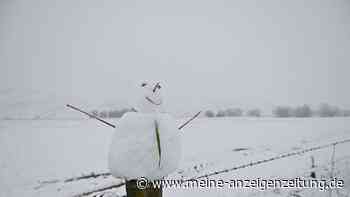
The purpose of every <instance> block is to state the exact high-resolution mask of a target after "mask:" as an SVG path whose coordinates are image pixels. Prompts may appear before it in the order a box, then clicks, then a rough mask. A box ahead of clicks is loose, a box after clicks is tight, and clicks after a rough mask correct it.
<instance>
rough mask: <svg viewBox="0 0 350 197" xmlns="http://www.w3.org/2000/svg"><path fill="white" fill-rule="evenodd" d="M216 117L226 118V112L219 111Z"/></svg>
mask: <svg viewBox="0 0 350 197" xmlns="http://www.w3.org/2000/svg"><path fill="white" fill-rule="evenodd" d="M216 117H225V111H224V110H219V111H218V113H217V114H216Z"/></svg>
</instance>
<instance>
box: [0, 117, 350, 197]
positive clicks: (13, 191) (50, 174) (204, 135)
mask: <svg viewBox="0 0 350 197" xmlns="http://www.w3.org/2000/svg"><path fill="white" fill-rule="evenodd" d="M111 121H113V122H115V123H117V122H118V120H117V119H116V120H111ZM181 122H183V120H179V124H180V123H181ZM113 132H114V131H113V129H111V128H109V127H106V126H104V125H102V124H100V123H98V122H96V121H95V120H90V119H89V120H35V121H30V120H21V121H15V120H10V121H1V122H0V196H1V197H2V196H4V197H5V196H6V197H12V196H13V197H17V196H26V197H28V196H73V195H75V194H79V193H81V192H84V191H89V190H92V189H94V188H99V187H101V186H105V185H110V184H112V183H119V182H120V180H117V179H113V178H111V177H105V178H103V177H100V178H96V179H90V180H82V181H76V182H71V183H64V182H62V181H59V180H63V179H65V178H69V177H74V176H79V175H82V174H87V173H91V172H107V153H108V147H109V143H110V138H111V136H112V134H113ZM182 133H183V149H184V155H183V161H182V163H181V167H180V169H179V170H178V171H177V172H176V173H174V174H172V175H170V176H169V177H173V178H177V177H179V176H182V177H184V178H191V177H195V176H200V175H203V174H205V173H207V172H212V171H216V170H221V169H225V168H230V167H233V166H237V165H240V164H245V163H249V162H251V161H255V160H259V159H265V158H270V157H273V156H276V155H279V154H281V153H286V152H291V151H297V150H300V149H303V148H308V147H313V146H317V145H322V144H327V143H329V142H333V141H337V140H343V139H348V138H350V119H349V118H304V119H292V118H286V119H283V118H278V119H277V118H220V119H216V118H213V119H207V118H200V119H197V120H195V121H194V122H193V123H192V124H191V125H189V126H188V127H186V128H185V129H184V130H183V131H182ZM349 150H350V143H346V144H341V145H337V146H336V149H335V161H336V164H335V171H334V173H335V175H336V176H337V177H340V178H342V179H344V180H345V189H341V190H339V191H338V192H334V193H333V196H346V195H348V194H347V192H348V191H349V190H350V186H349V181H350V152H349ZM332 151H333V149H332V148H326V149H322V150H318V151H315V152H311V153H306V154H304V155H300V156H293V157H289V158H285V159H281V160H277V161H271V162H269V163H265V164H261V165H257V166H253V167H249V168H245V169H240V170H237V171H232V172H230V173H225V174H220V175H217V176H212V177H210V178H212V179H216V178H217V179H227V180H230V179H238V178H254V177H262V178H294V177H298V176H306V175H308V172H309V171H310V167H311V159H310V158H311V156H314V158H315V162H316V165H317V168H316V169H317V176H324V177H327V176H328V173H327V172H328V171H329V170H330V165H329V163H330V161H331V157H332ZM55 180H57V181H55ZM42 181H51V182H52V183H51V184H40V182H42ZM112 192H113V193H117V194H118V195H121V196H122V195H124V194H125V193H124V188H123V187H121V188H120V189H117V190H113V191H112ZM107 194H110V195H111V191H110V192H109V193H107ZM199 195H200V196H288V195H289V196H292V195H294V196H297V195H299V196H326V195H327V196H329V193H328V192H320V191H318V190H317V189H304V190H292V189H290V190H278V189H274V190H268V191H260V190H256V189H232V188H220V189H217V188H216V189H213V188H212V189H204V188H196V189H179V188H176V189H175V188H168V189H165V191H164V196H199ZM105 196H107V195H105Z"/></svg>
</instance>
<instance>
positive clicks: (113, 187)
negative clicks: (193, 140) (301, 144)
mask: <svg viewBox="0 0 350 197" xmlns="http://www.w3.org/2000/svg"><path fill="white" fill-rule="evenodd" d="M349 142H350V139H345V140H341V141H336V142H332V143H329V144H324V145H320V146H315V147H311V148H307V149H303V150H300V151H294V152H289V153H284V154H281V155H278V156H275V157H271V158H268V159H262V160H257V161H254V162H250V163H247V164H242V165H239V166H235V167H231V168H228V169H224V170H219V171H215V172H211V173H208V174H204V175H201V176H197V177H192V178H190V179H186V180H184V181H190V180H194V179H201V178H207V177H210V176H215V175H219V174H223V173H228V172H231V171H235V170H239V169H243V168H248V167H252V166H256V165H260V164H263V163H268V162H272V161H275V160H280V159H283V158H287V157H292V156H295V155H302V154H305V153H308V152H313V151H316V150H320V149H325V148H329V147H332V146H333V147H335V146H336V145H338V144H345V143H349ZM123 185H125V182H121V183H119V184H114V185H110V186H107V187H104V188H99V189H95V190H91V191H88V192H84V193H81V194H78V195H74V197H84V196H88V195H91V194H94V193H99V192H103V191H108V190H111V189H115V188H119V187H122V186H123Z"/></svg>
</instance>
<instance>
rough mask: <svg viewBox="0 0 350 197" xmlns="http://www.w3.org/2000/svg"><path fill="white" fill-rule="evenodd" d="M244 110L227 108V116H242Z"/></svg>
mask: <svg viewBox="0 0 350 197" xmlns="http://www.w3.org/2000/svg"><path fill="white" fill-rule="evenodd" d="M242 114H243V112H242V110H241V109H240V108H233V109H227V110H225V116H231V117H232V116H242Z"/></svg>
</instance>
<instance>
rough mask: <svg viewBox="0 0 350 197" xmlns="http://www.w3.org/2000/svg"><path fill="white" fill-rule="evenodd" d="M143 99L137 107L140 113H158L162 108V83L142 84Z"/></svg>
mask: <svg viewBox="0 0 350 197" xmlns="http://www.w3.org/2000/svg"><path fill="white" fill-rule="evenodd" d="M140 87H141V98H140V99H139V104H138V106H137V108H138V111H139V112H144V113H148V112H156V111H158V110H159V109H160V108H161V106H162V102H163V100H162V97H161V88H162V86H161V85H160V82H153V83H152V82H143V83H141V86H140Z"/></svg>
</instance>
